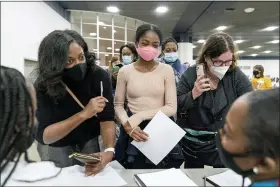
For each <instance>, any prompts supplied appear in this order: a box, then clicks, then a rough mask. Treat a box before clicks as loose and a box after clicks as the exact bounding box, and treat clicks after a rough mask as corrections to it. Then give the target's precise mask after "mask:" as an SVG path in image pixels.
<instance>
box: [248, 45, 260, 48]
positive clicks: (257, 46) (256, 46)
mask: <svg viewBox="0 0 280 187" xmlns="http://www.w3.org/2000/svg"><path fill="white" fill-rule="evenodd" d="M261 47H262V46H260V45H255V46H253V47H251V48H253V49H259V48H261Z"/></svg>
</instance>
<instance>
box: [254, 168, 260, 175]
mask: <svg viewBox="0 0 280 187" xmlns="http://www.w3.org/2000/svg"><path fill="white" fill-rule="evenodd" d="M253 172H254V173H255V175H258V174H259V170H258V168H257V167H254V168H253Z"/></svg>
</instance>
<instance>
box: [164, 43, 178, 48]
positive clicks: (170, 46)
mask: <svg viewBox="0 0 280 187" xmlns="http://www.w3.org/2000/svg"><path fill="white" fill-rule="evenodd" d="M174 47H175V48H176V47H177V45H176V43H174V42H168V43H166V44H165V48H174Z"/></svg>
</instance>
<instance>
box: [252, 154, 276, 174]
mask: <svg viewBox="0 0 280 187" xmlns="http://www.w3.org/2000/svg"><path fill="white" fill-rule="evenodd" d="M254 170H255V171H257V174H260V175H261V174H266V173H274V172H279V161H278V162H277V161H276V160H275V159H273V158H270V157H265V158H264V159H262V160H261V161H260V162H259V164H258V165H257V166H256V167H254Z"/></svg>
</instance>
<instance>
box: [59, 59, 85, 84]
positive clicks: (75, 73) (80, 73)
mask: <svg viewBox="0 0 280 187" xmlns="http://www.w3.org/2000/svg"><path fill="white" fill-rule="evenodd" d="M86 73H87V64H86V63H82V64H78V65H75V66H73V67H72V68H70V69H65V70H64V76H65V77H69V78H70V79H72V80H74V81H82V80H84V78H85V76H86Z"/></svg>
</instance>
